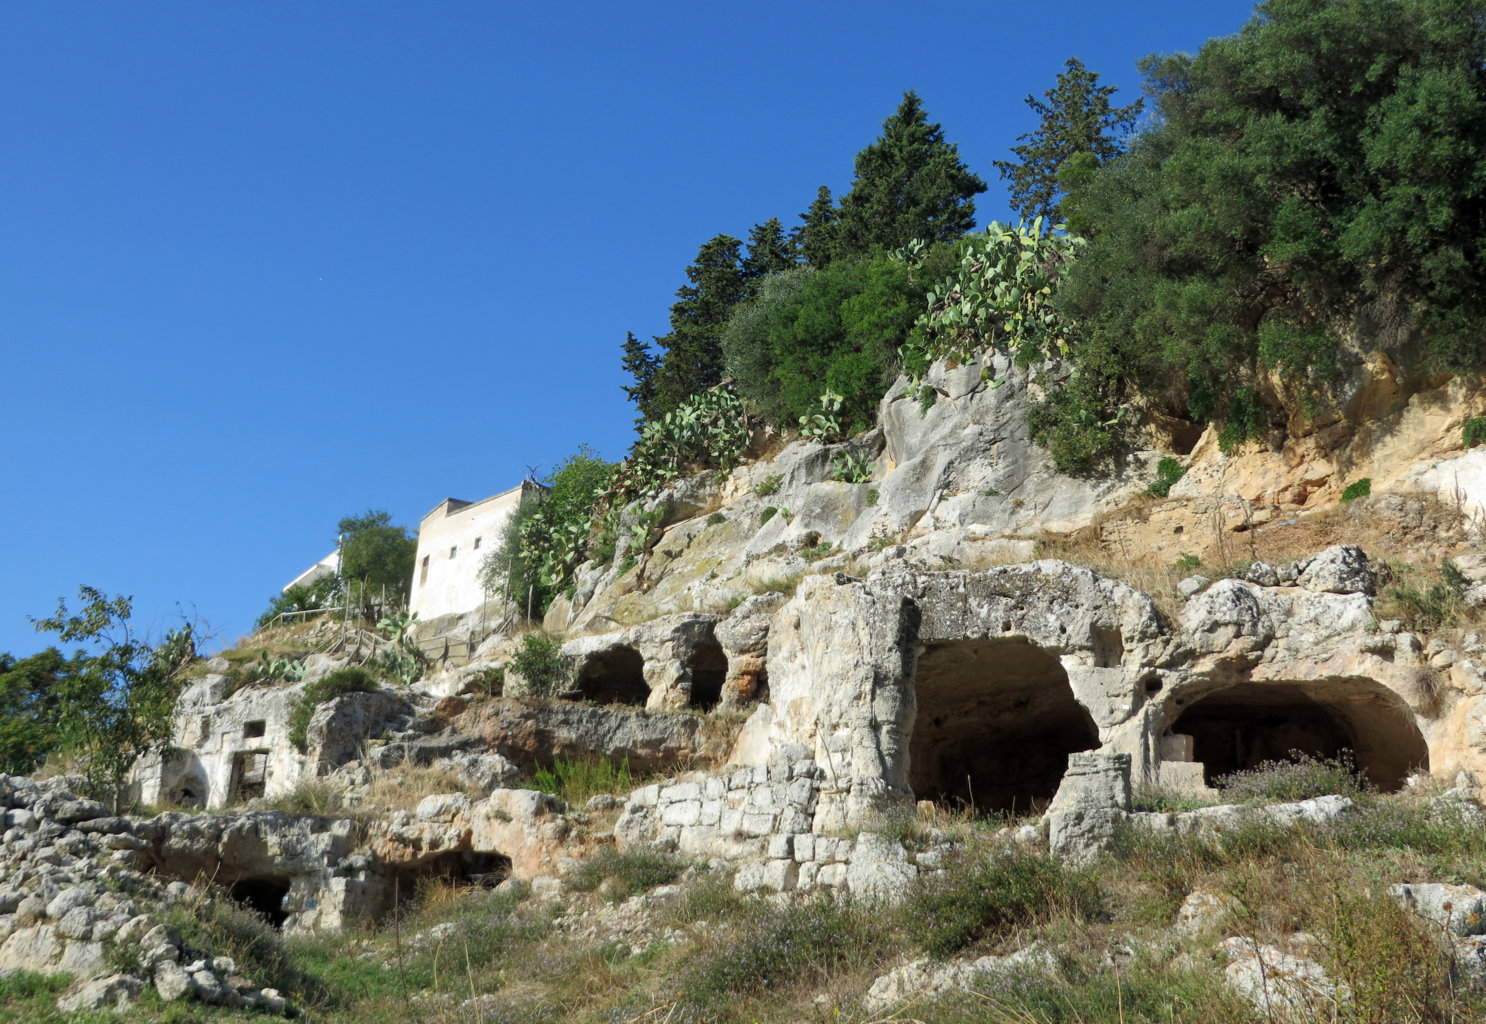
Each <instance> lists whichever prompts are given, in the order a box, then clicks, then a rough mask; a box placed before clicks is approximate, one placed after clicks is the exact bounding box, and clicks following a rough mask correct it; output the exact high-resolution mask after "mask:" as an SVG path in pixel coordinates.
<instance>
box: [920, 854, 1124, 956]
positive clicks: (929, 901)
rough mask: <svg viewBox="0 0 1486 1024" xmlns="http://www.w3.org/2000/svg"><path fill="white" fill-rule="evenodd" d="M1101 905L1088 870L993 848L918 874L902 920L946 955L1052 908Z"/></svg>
mask: <svg viewBox="0 0 1486 1024" xmlns="http://www.w3.org/2000/svg"><path fill="white" fill-rule="evenodd" d="M1103 907H1104V896H1103V893H1102V892H1101V891H1100V889H1099V886H1098V884H1097V883H1096V882H1095V881H1094V879H1093V877H1092V876H1091V875H1089V874H1086V873H1084V872H1082V871H1080V870H1078V869H1076V868H1071V867H1067V866H1065V865H1063V864H1061V863H1059V862H1058V861H1055V860H1053V859H1051V858H1049V857H1041V856H1036V855H1033V854H1028V853H1001V852H995V853H992V854H991V855H990V856H988V857H984V858H982V859H976V858H973V857H971V856H968V855H967V856H962V857H961V859H959V860H957V861H955V862H953V863H951V864H950V865H949V866H948V867H947V868H946V870H945V871H944V872H943V873H942V874H940V875H936V876H931V877H928V878H925V879H922V880H921V881H920V882H919V883H918V884H917V885H916V886H915V887H914V889H913V890H912V891H911V892H910V893H909V896H908V899H907V900H906V901H905V903H904V904H903V909H902V921H903V925H904V929H905V931H906V932H907V934H908V936H909V938H910V939H912V941H913V942H914V943H915V944H916V945H917V946H919V948H921V949H923V951H924V952H926V953H928V954H929V955H930V956H934V957H947V956H950V955H951V954H953V953H956V952H958V951H959V950H961V949H963V948H965V947H966V946H968V945H969V944H971V943H972V942H977V941H981V940H989V939H997V938H1002V937H1004V936H1006V935H1008V934H1010V933H1011V932H1012V931H1013V930H1015V929H1017V928H1022V927H1026V926H1028V925H1031V924H1033V923H1035V922H1038V921H1040V920H1044V919H1046V918H1047V917H1049V916H1050V915H1052V914H1053V913H1054V912H1055V911H1062V912H1066V913H1071V914H1073V915H1075V916H1077V917H1081V918H1090V917H1094V916H1096V915H1098V914H1100V913H1102V912H1103Z"/></svg>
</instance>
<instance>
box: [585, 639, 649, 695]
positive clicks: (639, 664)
mask: <svg viewBox="0 0 1486 1024" xmlns="http://www.w3.org/2000/svg"><path fill="white" fill-rule="evenodd" d="M575 685H576V686H577V688H578V690H579V692H581V693H582V694H583V698H584V699H585V700H591V701H594V702H595V703H598V704H630V705H633V706H635V707H643V706H644V705H645V701H646V700H647V699H648V698H649V697H650V686H649V685H648V684H647V683H646V682H645V659H644V658H642V657H641V656H640V652H639V651H637V650H635V649H634V648H633V647H611V648H609V649H608V650H607V651H600V652H598V653H597V654H595V655H593V656H592V657H590V658H589V659H588V660H587V661H585V662H584V663H583V667H582V668H581V669H580V670H579V671H578V678H577V680H576V682H575Z"/></svg>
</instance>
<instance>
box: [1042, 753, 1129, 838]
mask: <svg viewBox="0 0 1486 1024" xmlns="http://www.w3.org/2000/svg"><path fill="white" fill-rule="evenodd" d="M1129 812H1130V755H1129V754H1101V753H1096V752H1088V753H1082V754H1070V755H1068V771H1067V772H1066V773H1065V774H1064V775H1063V784H1062V785H1061V786H1059V787H1058V795H1057V796H1055V797H1053V802H1052V805H1051V806H1050V807H1049V808H1048V810H1047V818H1048V845H1049V846H1050V847H1051V849H1052V853H1053V856H1055V857H1061V858H1064V859H1066V860H1070V861H1073V862H1074V863H1078V864H1082V863H1087V862H1089V861H1091V860H1093V859H1094V858H1095V857H1097V856H1098V855H1099V854H1100V853H1101V852H1103V851H1104V850H1105V849H1107V848H1108V847H1109V845H1110V843H1112V842H1113V841H1114V839H1115V836H1116V835H1117V834H1118V831H1119V827H1120V825H1121V824H1122V823H1123V822H1124V821H1125V820H1126V818H1127V817H1128V815H1129Z"/></svg>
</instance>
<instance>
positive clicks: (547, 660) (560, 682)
mask: <svg viewBox="0 0 1486 1024" xmlns="http://www.w3.org/2000/svg"><path fill="white" fill-rule="evenodd" d="M509 667H510V669H511V671H513V672H515V673H516V674H517V675H519V676H520V677H521V678H522V679H525V680H526V684H527V687H528V688H529V690H530V692H531V693H532V694H534V695H535V696H538V697H555V696H557V695H558V694H559V693H561V692H563V691H564V690H566V689H567V686H568V682H569V678H568V677H569V674H570V672H571V670H572V665H571V664H570V663H569V660H568V659H567V658H566V657H564V656H563V653H562V644H560V643H559V642H558V641H556V640H554V639H552V638H551V637H549V636H547V635H546V634H545V633H528V634H526V635H525V636H524V637H522V638H521V647H520V648H519V649H518V650H517V651H516V653H515V654H513V655H511V661H510V666H509Z"/></svg>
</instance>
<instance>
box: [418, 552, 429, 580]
mask: <svg viewBox="0 0 1486 1024" xmlns="http://www.w3.org/2000/svg"><path fill="white" fill-rule="evenodd" d="M427 582H428V556H427V555H424V556H423V568H422V569H421V570H419V572H418V586H420V587H421V586H423V584H425V583H427Z"/></svg>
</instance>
